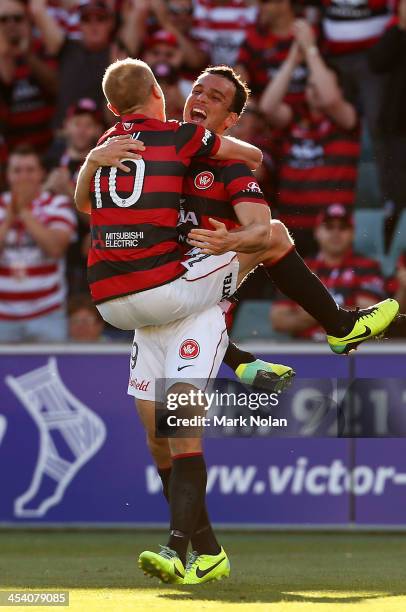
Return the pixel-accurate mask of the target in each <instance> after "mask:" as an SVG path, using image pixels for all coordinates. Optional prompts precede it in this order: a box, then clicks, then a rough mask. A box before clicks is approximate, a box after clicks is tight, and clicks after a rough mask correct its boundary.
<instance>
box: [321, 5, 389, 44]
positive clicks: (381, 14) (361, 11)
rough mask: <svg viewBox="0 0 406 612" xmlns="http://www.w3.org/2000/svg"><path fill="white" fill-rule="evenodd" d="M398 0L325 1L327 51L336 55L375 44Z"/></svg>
mask: <svg viewBox="0 0 406 612" xmlns="http://www.w3.org/2000/svg"><path fill="white" fill-rule="evenodd" d="M395 4H396V0H357V1H356V2H354V1H353V2H349V1H348V0H323V8H324V14H323V30H324V36H325V44H326V50H327V51H328V52H329V53H331V54H333V55H340V54H342V53H353V52H355V51H360V50H362V49H367V48H369V47H372V45H374V44H375V43H376V41H377V40H378V39H379V38H380V37H381V36H382V34H383V32H384V31H385V28H386V27H387V26H388V23H389V21H390V19H391V17H392V15H393V12H394V7H395Z"/></svg>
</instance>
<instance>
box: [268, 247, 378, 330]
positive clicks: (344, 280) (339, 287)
mask: <svg viewBox="0 0 406 612" xmlns="http://www.w3.org/2000/svg"><path fill="white" fill-rule="evenodd" d="M306 263H307V265H308V266H309V268H310V269H311V270H312V272H314V273H315V274H317V276H318V277H319V278H320V280H321V281H322V283H323V284H324V285H325V287H327V289H328V290H329V292H330V293H331V295H332V296H333V297H334V299H335V301H336V302H337V304H338V305H339V306H341V307H343V308H348V309H354V308H355V307H356V306H357V305H358V300H359V299H360V298H367V299H370V300H371V302H372V303H374V302H378V301H379V300H381V299H383V298H384V297H386V295H385V281H384V278H383V276H382V271H381V267H380V265H379V263H378V262H377V261H376V260H375V259H371V258H369V257H364V256H363V255H358V254H357V253H353V252H352V251H350V252H349V253H348V254H347V255H345V256H344V257H343V259H342V261H341V263H340V264H337V265H335V266H331V265H328V264H327V263H326V262H325V260H324V258H323V256H322V255H321V254H320V255H318V256H317V257H315V258H312V259H307V260H306ZM277 303H278V304H286V305H290V306H291V307H292V308H300V306H298V305H297V304H296V303H295V302H291V301H290V300H288V299H286V298H282V299H280V300H278V302H277ZM298 337H300V338H313V339H314V340H318V339H324V338H325V332H324V331H323V330H322V328H321V327H319V326H311V327H309V328H308V329H306V330H305V331H303V332H302V333H300V334H298Z"/></svg>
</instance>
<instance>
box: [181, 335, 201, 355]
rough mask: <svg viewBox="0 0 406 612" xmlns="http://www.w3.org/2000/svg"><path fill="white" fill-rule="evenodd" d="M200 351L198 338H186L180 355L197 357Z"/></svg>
mask: <svg viewBox="0 0 406 612" xmlns="http://www.w3.org/2000/svg"><path fill="white" fill-rule="evenodd" d="M199 353H200V346H199V343H198V342H196V340H192V339H190V338H189V339H188V340H184V341H183V342H182V344H181V345H180V348H179V357H181V358H182V359H196V357H197V356H198V355H199Z"/></svg>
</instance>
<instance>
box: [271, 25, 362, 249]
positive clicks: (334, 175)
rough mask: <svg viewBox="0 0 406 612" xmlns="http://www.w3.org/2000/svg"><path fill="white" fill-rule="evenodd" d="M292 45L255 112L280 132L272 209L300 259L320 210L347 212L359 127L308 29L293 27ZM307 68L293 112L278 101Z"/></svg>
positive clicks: (311, 240)
mask: <svg viewBox="0 0 406 612" xmlns="http://www.w3.org/2000/svg"><path fill="white" fill-rule="evenodd" d="M295 39H296V40H295V44H294V45H293V46H292V47H291V51H290V52H289V55H288V57H287V59H286V60H285V62H284V63H283V65H282V67H281V69H280V70H279V72H278V74H277V75H276V77H275V78H274V79H273V80H272V81H271V82H270V84H269V85H268V86H267V88H266V90H265V91H264V93H263V95H262V97H261V100H260V107H261V109H262V111H263V112H264V113H265V114H266V115H267V116H268V118H269V120H270V122H271V124H272V125H273V126H274V127H276V128H280V130H281V134H280V148H279V151H278V154H277V160H276V163H277V202H276V204H277V208H278V211H279V215H280V219H281V221H283V222H284V223H285V225H287V227H288V228H289V230H290V231H291V232H292V234H293V236H294V239H295V242H296V248H297V249H298V251H299V252H300V254H301V255H302V256H308V255H311V254H314V253H315V252H316V250H317V244H316V242H315V240H314V235H313V228H314V222H315V220H316V218H317V216H318V214H319V213H320V212H321V210H322V209H323V208H326V207H327V206H329V205H330V204H334V203H335V202H340V203H341V204H343V205H345V206H347V207H348V208H349V209H352V207H353V205H354V199H355V189H356V181H357V169H358V159H359V150H360V144H359V125H358V119H357V114H356V111H355V109H354V107H353V106H352V105H351V104H349V103H348V102H347V101H346V100H345V99H344V97H343V95H342V93H341V90H340V87H339V85H338V81H337V77H336V74H335V73H334V72H333V71H332V70H330V69H329V68H328V67H327V65H326V64H325V62H324V61H323V59H322V57H321V55H320V53H319V50H318V48H317V46H316V44H315V37H314V33H313V30H312V28H311V27H310V26H309V25H308V24H307V23H306V22H304V21H301V22H300V23H296V25H295ZM302 57H304V59H305V61H306V64H307V67H308V69H309V77H308V81H307V86H306V101H305V103H304V104H303V105H302V106H300V107H295V108H292V106H290V105H288V104H286V103H285V102H284V101H283V100H284V98H285V95H286V92H287V90H288V87H289V82H290V79H291V76H292V74H293V72H294V69H295V67H296V66H297V64H298V63H299V62H300V61H301V58H302Z"/></svg>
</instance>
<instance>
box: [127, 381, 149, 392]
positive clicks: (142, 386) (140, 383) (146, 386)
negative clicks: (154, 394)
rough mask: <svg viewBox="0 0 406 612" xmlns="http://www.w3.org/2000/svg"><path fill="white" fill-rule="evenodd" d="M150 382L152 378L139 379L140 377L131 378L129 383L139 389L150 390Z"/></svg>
mask: <svg viewBox="0 0 406 612" xmlns="http://www.w3.org/2000/svg"><path fill="white" fill-rule="evenodd" d="M150 382H151V381H150V380H145V379H144V378H143V379H142V380H138V378H130V382H129V385H130V387H132V388H133V389H136V390H137V391H148V389H149V384H150Z"/></svg>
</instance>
